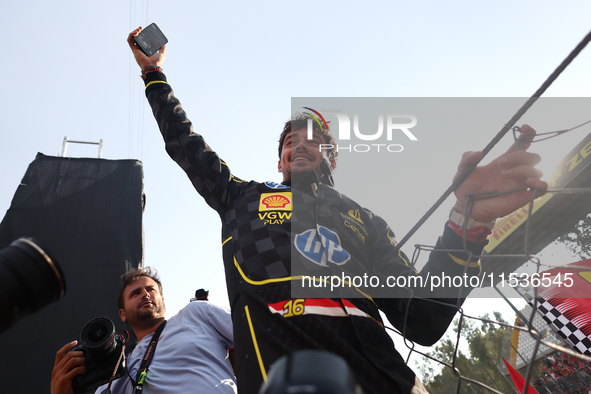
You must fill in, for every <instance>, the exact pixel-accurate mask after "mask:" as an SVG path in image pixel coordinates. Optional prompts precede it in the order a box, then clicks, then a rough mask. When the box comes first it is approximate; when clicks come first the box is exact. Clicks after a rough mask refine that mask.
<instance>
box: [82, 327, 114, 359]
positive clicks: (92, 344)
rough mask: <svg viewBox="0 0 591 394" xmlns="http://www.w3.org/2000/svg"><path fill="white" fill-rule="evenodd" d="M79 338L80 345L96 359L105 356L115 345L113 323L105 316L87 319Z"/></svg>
mask: <svg viewBox="0 0 591 394" xmlns="http://www.w3.org/2000/svg"><path fill="white" fill-rule="evenodd" d="M80 339H81V342H82V346H84V348H85V349H86V350H88V351H89V352H90V353H91V354H92V355H93V357H95V358H96V359H97V360H100V359H102V358H104V357H106V356H107V355H109V354H110V353H111V352H112V351H113V349H115V348H116V347H117V343H116V340H115V325H114V324H113V322H112V321H111V320H109V319H107V318H106V317H98V318H96V319H93V320H91V321H89V322H88V324H86V325H85V326H84V328H83V329H82V334H81V335H80Z"/></svg>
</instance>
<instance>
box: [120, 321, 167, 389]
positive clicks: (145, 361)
mask: <svg viewBox="0 0 591 394" xmlns="http://www.w3.org/2000/svg"><path fill="white" fill-rule="evenodd" d="M165 325H166V320H164V321H163V322H162V324H160V327H158V329H157V330H156V332H155V333H154V335H152V339H151V340H150V343H149V344H148V348H147V349H146V353H144V357H143V358H142V362H141V364H140V367H139V369H138V371H137V377H136V381H135V382H134V381H133V379H132V378H131V376H130V375H129V371H128V372H127V375H128V376H129V380H131V384H132V385H133V389H134V393H136V394H137V393H141V392H142V390H143V389H144V382H145V380H146V375H147V373H148V367H149V366H150V362H151V361H152V357H154V353H155V352H156V345H157V344H158V339H159V338H160V334H161V333H162V330H164V326H165Z"/></svg>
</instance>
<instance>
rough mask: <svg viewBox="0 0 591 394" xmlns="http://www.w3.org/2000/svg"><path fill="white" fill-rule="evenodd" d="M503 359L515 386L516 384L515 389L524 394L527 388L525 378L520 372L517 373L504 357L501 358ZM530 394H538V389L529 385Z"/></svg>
mask: <svg viewBox="0 0 591 394" xmlns="http://www.w3.org/2000/svg"><path fill="white" fill-rule="evenodd" d="M501 358H502V359H503V361H504V362H505V365H506V366H507V370H508V371H509V375H511V379H512V380H513V384H515V388H516V389H517V391H519V392H520V393H523V388H524V386H525V379H523V376H521V375H520V374H519V372H517V370H516V369H515V368H513V367H512V366H511V364H509V363H508V362H507V361H506V360H505V358H504V357H501ZM527 392H528V394H538V392H537V391H536V389H534V388H533V387H532V386H531V384H530V385H529V388H528V389H527Z"/></svg>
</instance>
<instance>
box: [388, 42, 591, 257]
mask: <svg viewBox="0 0 591 394" xmlns="http://www.w3.org/2000/svg"><path fill="white" fill-rule="evenodd" d="M589 41H591V31H590V32H589V33H587V35H586V36H585V38H583V40H582V41H581V42H580V43H579V44H578V45H577V46H576V47H575V49H573V50H572V52H571V53H570V54H569V55H568V56H567V57H566V58H565V59H564V60H563V61H562V63H561V64H560V65H559V66H558V67H557V68H556V70H554V72H553V73H552V74H551V75H550V76H549V77H548V78H547V79H546V81H544V83H543V84H542V86H540V88H539V89H538V90H536V92H535V93H534V94H533V96H531V97H530V98H529V99H528V100H527V102H526V103H525V104H523V106H522V107H521V108H520V109H519V111H517V113H516V114H515V115H513V117H512V118H511V119H510V120H509V122H507V124H505V126H504V127H503V128H502V129H501V131H500V132H499V133H498V134H497V135H496V136H495V138H493V139H492V141H491V142H489V144H488V145H487V146H486V147H485V148H484V149H483V150H482V153H483V155H482V158H481V159H480V160H479V161H478V162H477V163H473V164H470V165H469V166H468V168H466V169H465V170H464V172H462V173H461V174H460V176H459V177H458V178H457V179H456V180H455V181H454V182H453V183H452V184H451V186H450V187H449V188H448V189H447V190H446V191H445V192H444V193H443V195H442V196H441V197H439V199H438V200H437V201H436V202H435V204H433V206H432V207H431V208H430V209H429V210H428V211H427V213H425V215H423V217H422V218H421V219H420V220H419V221H418V222H417V224H415V225H414V227H413V228H412V229H411V230H410V231H409V232H408V233H407V234H406V235H405V236H404V238H403V239H402V240H401V241H400V242H399V243H398V245H397V246H398V248H401V247H402V245H404V244H405V243H406V241H408V239H409V238H410V237H412V236H413V234H414V233H415V232H416V231H417V230H418V229H419V228H420V227H421V226H422V225H423V223H425V222H426V221H427V219H428V218H429V217H430V216H431V215H432V214H433V212H435V211H436V210H437V208H439V206H440V205H441V204H442V203H443V202H444V201H445V200H446V199H447V197H449V195H450V194H451V193H453V191H454V190H456V189H457V188H458V186H460V185H461V184H462V182H464V180H466V178H468V176H469V175H470V174H471V173H472V171H473V170H474V168H476V166H477V165H478V164H479V163H480V162H481V161H482V159H483V158H484V156H486V155H487V153H488V152H490V150H491V149H492V148H493V147H494V146H495V145H496V144H497V143H498V142H499V141H500V140H501V138H503V137H504V136H505V134H507V132H508V131H509V130H510V129H511V127H513V125H514V124H515V122H517V121H518V120H519V118H521V117H522V116H523V114H524V113H525V112H527V110H528V109H529V108H530V107H531V106H532V105H533V104H534V103H535V102H536V101H537V99H538V98H540V96H541V95H542V94H543V93H544V92H545V91H546V89H548V87H550V85H552V82H554V80H555V79H556V78H558V76H559V75H560V74H561V73H562V72H563V71H564V69H566V67H568V65H569V64H570V63H571V62H572V61H573V60H574V58H576V57H577V55H578V54H579V53H580V52H581V51H582V50H583V48H585V46H586V45H587V44H588V43H589Z"/></svg>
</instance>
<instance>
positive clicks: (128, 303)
mask: <svg viewBox="0 0 591 394" xmlns="http://www.w3.org/2000/svg"><path fill="white" fill-rule="evenodd" d="M123 306H124V308H123V309H120V310H119V316H121V320H123V321H124V322H127V323H128V324H129V325H130V326H132V328H133V326H134V325H138V324H142V323H144V322H150V320H154V319H160V318H163V317H164V316H165V314H166V307H165V306H164V298H163V297H162V294H160V290H159V288H158V283H156V282H154V280H152V279H151V278H148V277H145V276H142V277H140V278H139V279H137V280H136V281H134V282H132V283H131V284H129V285H127V287H126V288H125V290H124V291H123Z"/></svg>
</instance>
